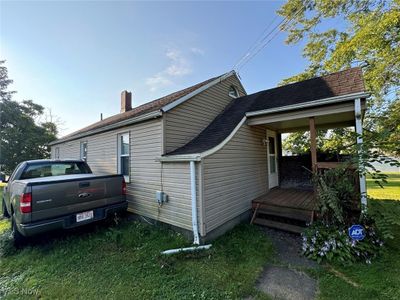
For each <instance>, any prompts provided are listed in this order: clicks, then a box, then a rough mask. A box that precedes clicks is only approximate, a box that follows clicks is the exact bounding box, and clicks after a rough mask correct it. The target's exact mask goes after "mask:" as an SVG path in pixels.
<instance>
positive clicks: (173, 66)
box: [146, 48, 192, 92]
mask: <svg viewBox="0 0 400 300" xmlns="http://www.w3.org/2000/svg"><path fill="white" fill-rule="evenodd" d="M165 56H166V57H167V58H168V59H169V65H168V67H166V68H165V69H164V70H163V71H161V72H158V73H157V74H155V75H153V76H151V77H149V78H147V79H146V84H147V85H148V86H149V87H150V91H152V92H154V91H156V90H158V89H160V88H163V87H166V86H169V85H171V84H173V80H174V79H175V78H176V77H182V76H184V75H187V74H190V73H191V72H192V69H191V66H190V63H189V61H188V60H187V59H186V58H185V57H184V56H183V55H182V53H181V52H180V51H179V50H178V49H175V48H170V49H168V50H167V52H166V53H165Z"/></svg>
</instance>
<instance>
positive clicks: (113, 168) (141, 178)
mask: <svg viewBox="0 0 400 300" xmlns="http://www.w3.org/2000/svg"><path fill="white" fill-rule="evenodd" d="M125 132H129V136H130V166H131V174H130V183H129V184H127V191H128V196H127V198H128V201H129V208H128V209H129V211H131V212H134V213H137V214H140V215H143V216H146V217H149V218H152V219H156V220H159V221H161V222H165V223H168V224H172V225H174V226H178V227H181V228H185V229H189V230H191V226H192V225H191V201H190V170H189V164H188V163H172V164H164V165H163V168H161V166H162V165H161V163H160V162H157V161H156V158H158V157H160V156H161V153H162V119H161V118H159V119H155V120H149V121H146V122H143V123H138V124H135V125H132V126H128V127H124V128H120V129H118V130H113V131H108V132H104V133H100V134H96V135H93V136H88V137H85V138H83V139H80V140H75V141H71V142H67V143H61V144H58V145H54V146H52V153H54V151H55V150H53V149H55V147H59V148H60V159H65V158H72V159H79V158H80V142H82V141H87V143H88V158H87V162H88V164H89V166H90V167H91V169H92V171H93V173H95V174H116V173H117V172H118V167H117V152H118V151H117V143H118V141H117V138H118V134H121V133H125ZM53 155H54V154H53ZM161 173H163V174H162V178H163V181H161ZM162 183H163V188H164V192H166V193H167V194H168V196H169V201H168V203H165V204H163V205H162V206H161V207H160V206H159V205H158V204H157V202H156V191H161V190H162Z"/></svg>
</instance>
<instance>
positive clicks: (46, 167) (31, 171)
mask: <svg viewBox="0 0 400 300" xmlns="http://www.w3.org/2000/svg"><path fill="white" fill-rule="evenodd" d="M90 173H91V171H90V169H89V167H88V166H87V165H86V164H85V163H83V162H65V163H63V162H55V163H52V162H48V163H40V164H32V165H29V166H28V167H27V168H26V169H25V170H24V172H23V173H22V175H21V179H30V178H39V177H50V176H60V175H71V174H90Z"/></svg>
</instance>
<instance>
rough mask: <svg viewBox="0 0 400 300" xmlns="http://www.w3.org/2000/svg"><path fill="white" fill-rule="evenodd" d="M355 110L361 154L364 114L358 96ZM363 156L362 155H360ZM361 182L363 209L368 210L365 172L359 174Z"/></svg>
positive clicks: (359, 151)
mask: <svg viewBox="0 0 400 300" xmlns="http://www.w3.org/2000/svg"><path fill="white" fill-rule="evenodd" d="M354 112H355V118H356V124H355V125H356V133H357V144H358V147H359V150H358V155H359V157H360V155H361V147H362V143H363V138H362V119H361V117H362V115H361V99H360V98H357V99H355V100H354ZM360 158H361V157H360ZM359 182H360V195H361V210H362V211H364V212H365V211H366V210H367V182H366V179H365V175H364V174H359Z"/></svg>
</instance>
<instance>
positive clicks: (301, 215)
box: [257, 204, 313, 223]
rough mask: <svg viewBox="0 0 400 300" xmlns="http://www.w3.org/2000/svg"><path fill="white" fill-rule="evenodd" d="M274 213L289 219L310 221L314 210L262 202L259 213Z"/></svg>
mask: <svg viewBox="0 0 400 300" xmlns="http://www.w3.org/2000/svg"><path fill="white" fill-rule="evenodd" d="M259 214H264V215H273V216H278V217H283V218H287V219H293V220H298V221H304V222H306V223H310V222H311V221H312V218H313V211H311V210H304V209H298V208H290V207H282V206H276V205H269V204H261V205H260V206H259V208H258V210H257V215H259Z"/></svg>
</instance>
